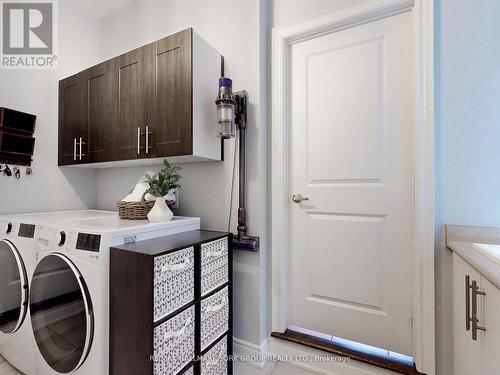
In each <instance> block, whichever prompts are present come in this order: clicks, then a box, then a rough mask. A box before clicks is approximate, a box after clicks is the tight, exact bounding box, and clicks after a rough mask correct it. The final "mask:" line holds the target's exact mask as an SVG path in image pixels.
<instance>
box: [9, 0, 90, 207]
mask: <svg viewBox="0 0 500 375" xmlns="http://www.w3.org/2000/svg"><path fill="white" fill-rule="evenodd" d="M58 10H59V31H60V32H59V56H58V57H59V68H58V69H57V70H45V71H42V70H0V106H4V107H8V108H12V109H17V110H21V111H26V112H29V113H33V114H36V115H37V123H36V130H35V137H36V143H35V152H34V156H33V159H34V161H33V172H34V174H33V175H32V176H26V175H24V173H23V175H22V176H21V179H20V180H16V179H15V178H14V177H13V176H12V177H6V176H3V174H1V175H0V197H1V200H2V201H1V204H0V214H5V213H15V212H36V211H48V210H62V209H78V208H79V209H81V208H87V207H94V206H95V205H96V193H95V172H93V171H77V170H71V169H60V168H58V167H57V117H58V115H57V97H58V95H57V90H58V86H57V81H58V80H59V79H60V78H62V77H64V76H67V75H69V74H71V73H74V72H77V71H79V70H81V69H83V68H85V67H87V66H89V65H91V64H93V63H94V62H95V58H96V56H97V49H96V45H95V40H96V39H95V38H96V33H95V29H96V23H95V22H94V21H93V19H92V18H90V17H88V16H86V14H85V13H83V12H81V11H80V10H79V9H75V8H74V6H73V4H72V1H65V2H64V1H61V2H60V3H59V8H58ZM24 170H25V168H24V167H23V168H22V171H23V172H24Z"/></svg>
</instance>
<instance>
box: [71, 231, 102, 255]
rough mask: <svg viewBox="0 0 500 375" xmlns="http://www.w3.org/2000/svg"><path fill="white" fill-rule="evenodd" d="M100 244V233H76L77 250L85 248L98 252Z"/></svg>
mask: <svg viewBox="0 0 500 375" xmlns="http://www.w3.org/2000/svg"><path fill="white" fill-rule="evenodd" d="M100 246H101V236H100V235H98V234H90V233H78V238H77V240H76V248H77V250H85V251H92V252H94V253H98V252H99V247H100Z"/></svg>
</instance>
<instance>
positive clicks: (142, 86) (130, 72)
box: [111, 44, 154, 160]
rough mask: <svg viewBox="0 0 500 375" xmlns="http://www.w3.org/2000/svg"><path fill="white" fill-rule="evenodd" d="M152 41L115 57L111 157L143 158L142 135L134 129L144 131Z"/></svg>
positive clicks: (124, 158)
mask: <svg viewBox="0 0 500 375" xmlns="http://www.w3.org/2000/svg"><path fill="white" fill-rule="evenodd" d="M153 49H154V44H148V45H146V46H144V47H141V48H137V49H135V50H133V51H130V52H127V53H125V54H123V55H121V56H119V57H117V58H116V60H117V62H118V65H117V69H116V71H115V79H116V81H117V86H118V101H117V103H118V104H117V105H118V124H117V126H115V127H114V129H113V139H114V140H115V145H114V146H113V153H112V157H111V160H130V159H137V158H142V157H145V153H144V144H145V138H144V135H141V136H140V139H139V147H140V150H139V153H138V152H137V146H138V139H137V129H138V128H139V129H140V131H141V133H144V129H145V127H146V124H147V119H148V113H147V103H148V101H147V90H148V86H149V82H148V79H149V78H148V75H147V70H148V66H149V64H151V60H152V56H153Z"/></svg>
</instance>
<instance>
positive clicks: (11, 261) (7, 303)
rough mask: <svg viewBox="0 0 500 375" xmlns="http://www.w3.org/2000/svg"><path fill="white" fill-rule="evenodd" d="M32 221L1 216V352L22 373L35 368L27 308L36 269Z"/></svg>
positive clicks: (29, 371) (27, 372)
mask: <svg viewBox="0 0 500 375" xmlns="http://www.w3.org/2000/svg"><path fill="white" fill-rule="evenodd" d="M35 232H36V225H35V223H32V222H29V221H25V220H18V218H16V217H14V216H10V217H1V218H0V353H1V354H2V356H3V357H4V358H5V359H6V360H7V361H9V362H10V363H11V364H12V365H13V366H14V367H16V368H17V369H18V370H20V371H21V372H23V373H25V374H29V373H33V372H34V369H35V367H36V362H35V360H34V359H35V354H36V351H37V349H36V346H35V342H34V337H33V333H32V330H31V324H30V314H29V309H28V301H29V283H30V281H31V276H32V274H33V270H34V268H35V255H36V251H35V239H34V238H35Z"/></svg>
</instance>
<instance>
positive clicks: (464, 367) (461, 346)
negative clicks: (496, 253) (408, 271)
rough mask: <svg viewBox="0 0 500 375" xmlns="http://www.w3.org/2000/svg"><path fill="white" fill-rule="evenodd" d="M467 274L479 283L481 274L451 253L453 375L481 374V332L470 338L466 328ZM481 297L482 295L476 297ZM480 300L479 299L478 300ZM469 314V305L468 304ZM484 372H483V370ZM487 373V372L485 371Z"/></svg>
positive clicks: (479, 305)
mask: <svg viewBox="0 0 500 375" xmlns="http://www.w3.org/2000/svg"><path fill="white" fill-rule="evenodd" d="M466 276H469V278H470V283H472V281H473V280H475V281H477V282H478V283H480V279H481V276H480V274H479V273H478V272H477V271H476V270H474V269H473V268H472V267H471V266H469V265H468V264H467V263H465V261H464V260H463V259H462V258H460V257H459V256H458V255H456V254H454V255H453V352H454V358H453V367H454V371H453V373H454V375H470V374H481V342H482V341H483V333H482V332H478V340H477V341H474V340H472V331H471V330H470V329H469V330H467V329H466V316H467V313H466V312H467V309H466V303H465V298H466V297H465V296H466V293H468V295H469V298H471V292H470V290H466V288H465V277H466ZM478 298H482V297H478ZM478 302H481V301H478ZM478 307H479V316H482V313H481V311H482V309H481V307H482V304H481V303H479V304H478ZM468 310H469V316H470V313H471V307H470V306H469V309H468ZM481 325H482V322H481ZM483 373H484V372H483ZM486 374H489V373H486Z"/></svg>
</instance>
